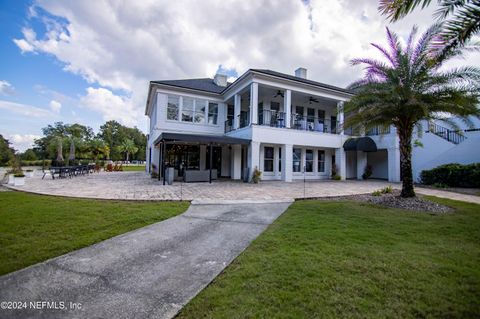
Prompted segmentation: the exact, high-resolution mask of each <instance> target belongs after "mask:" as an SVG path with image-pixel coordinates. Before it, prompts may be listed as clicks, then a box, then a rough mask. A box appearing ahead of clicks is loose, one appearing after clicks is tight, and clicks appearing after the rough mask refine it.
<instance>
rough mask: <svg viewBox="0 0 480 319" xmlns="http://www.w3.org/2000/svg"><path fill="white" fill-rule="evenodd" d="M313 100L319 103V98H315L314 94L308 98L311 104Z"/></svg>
mask: <svg viewBox="0 0 480 319" xmlns="http://www.w3.org/2000/svg"><path fill="white" fill-rule="evenodd" d="M312 102H314V103H318V99H316V98H314V97H313V96H310V97H309V98H308V103H309V104H312Z"/></svg>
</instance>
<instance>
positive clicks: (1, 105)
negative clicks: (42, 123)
mask: <svg viewBox="0 0 480 319" xmlns="http://www.w3.org/2000/svg"><path fill="white" fill-rule="evenodd" d="M0 110H5V111H7V112H10V113H14V114H18V115H23V116H28V117H37V118H47V117H49V118H55V116H54V114H53V113H52V112H51V111H49V110H46V109H42V108H40V107H36V106H32V105H28V104H22V103H15V102H10V101H4V100H0Z"/></svg>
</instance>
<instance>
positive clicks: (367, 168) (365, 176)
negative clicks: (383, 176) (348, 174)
mask: <svg viewBox="0 0 480 319" xmlns="http://www.w3.org/2000/svg"><path fill="white" fill-rule="evenodd" d="M372 174H373V169H372V165H367V166H365V169H364V171H363V174H362V178H363V179H369V178H370V176H372Z"/></svg>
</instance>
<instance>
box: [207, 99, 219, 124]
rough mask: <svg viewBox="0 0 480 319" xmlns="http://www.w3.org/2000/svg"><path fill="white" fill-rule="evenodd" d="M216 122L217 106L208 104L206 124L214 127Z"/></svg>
mask: <svg viewBox="0 0 480 319" xmlns="http://www.w3.org/2000/svg"><path fill="white" fill-rule="evenodd" d="M217 121H218V104H217V103H208V124H214V125H216V124H217Z"/></svg>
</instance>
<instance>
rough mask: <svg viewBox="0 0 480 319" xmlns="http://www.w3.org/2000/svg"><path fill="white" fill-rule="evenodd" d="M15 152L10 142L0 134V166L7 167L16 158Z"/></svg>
mask: <svg viewBox="0 0 480 319" xmlns="http://www.w3.org/2000/svg"><path fill="white" fill-rule="evenodd" d="M14 155H15V150H14V149H13V147H11V146H10V142H9V141H8V140H7V139H6V138H4V137H3V136H2V135H1V134H0V165H1V166H4V165H7V164H8V163H9V162H10V161H11V160H12V159H13V157H14Z"/></svg>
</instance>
